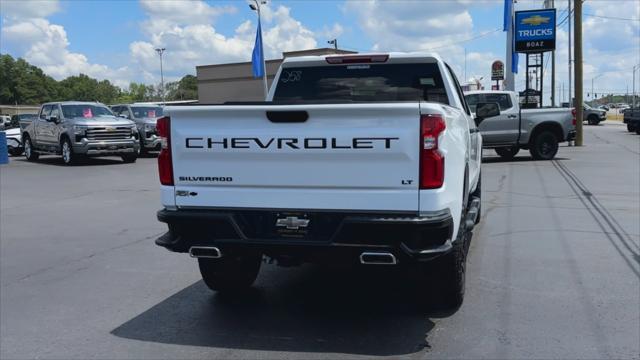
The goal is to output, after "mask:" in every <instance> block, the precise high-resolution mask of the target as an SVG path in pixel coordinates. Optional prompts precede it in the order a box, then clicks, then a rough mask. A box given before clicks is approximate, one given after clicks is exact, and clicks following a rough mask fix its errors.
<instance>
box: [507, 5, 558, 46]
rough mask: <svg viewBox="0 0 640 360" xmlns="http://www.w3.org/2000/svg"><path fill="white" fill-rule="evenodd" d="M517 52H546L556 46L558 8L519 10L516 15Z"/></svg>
mask: <svg viewBox="0 0 640 360" xmlns="http://www.w3.org/2000/svg"><path fill="white" fill-rule="evenodd" d="M515 25H516V28H515V48H516V51H517V52H537V53H540V52H545V51H551V50H555V48H556V10H555V9H545V10H528V11H518V12H516V16H515Z"/></svg>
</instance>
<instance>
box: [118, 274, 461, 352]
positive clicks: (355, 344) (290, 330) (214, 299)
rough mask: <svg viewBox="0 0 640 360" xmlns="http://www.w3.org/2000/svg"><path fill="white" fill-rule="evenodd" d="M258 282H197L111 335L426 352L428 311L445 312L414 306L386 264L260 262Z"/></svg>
mask: <svg viewBox="0 0 640 360" xmlns="http://www.w3.org/2000/svg"><path fill="white" fill-rule="evenodd" d="M264 270H267V271H264ZM295 271H298V272H299V273H294V272H295ZM265 273H266V274H265ZM258 280H259V281H258V283H257V285H256V288H255V289H252V291H250V292H249V293H248V294H246V295H245V296H243V297H242V298H237V297H234V298H228V297H225V296H222V295H220V294H215V293H213V292H211V291H210V290H209V289H208V288H207V287H206V285H204V283H203V282H202V281H199V282H196V283H194V284H192V285H191V286H189V287H187V288H185V289H184V290H182V291H180V292H178V293H176V294H174V295H172V296H171V297H169V298H167V299H166V300H164V301H162V302H161V303H159V304H157V305H155V306H153V307H152V308H150V309H149V310H147V311H145V312H144V313H142V314H140V315H138V316H136V317H135V318H133V319H131V320H130V321H128V322H126V323H125V324H123V325H121V326H119V327H118V328H116V329H115V330H113V331H112V332H111V333H112V334H113V335H116V336H118V337H122V338H127V339H135V340H141V341H151V342H159V343H166V344H179V345H190V346H203V347H215V348H226V349H243V350H261V351H283V352H317V353H342V354H353V355H369V356H374V355H380V356H393V355H406V354H413V353H416V352H420V351H423V350H425V349H428V348H429V347H430V345H429V344H428V339H427V335H428V333H429V332H430V331H431V330H432V329H433V327H434V323H433V322H432V321H431V320H429V316H432V317H443V316H448V315H450V313H449V314H435V313H434V314H428V313H426V312H425V311H424V310H420V309H421V308H423V307H424V306H421V304H418V303H417V301H415V300H414V299H416V296H415V295H412V292H413V293H415V291H413V290H412V289H411V288H410V287H409V286H408V284H407V281H406V277H403V276H402V274H401V273H400V272H394V273H389V271H388V269H386V271H380V270H378V269H365V270H359V271H355V272H353V269H351V270H342V271H339V270H335V269H326V268H318V267H310V266H305V267H303V268H293V269H282V268H274V267H273V266H265V267H263V273H262V274H261V275H260V278H259V279H258ZM271 356H274V357H279V356H278V355H271Z"/></svg>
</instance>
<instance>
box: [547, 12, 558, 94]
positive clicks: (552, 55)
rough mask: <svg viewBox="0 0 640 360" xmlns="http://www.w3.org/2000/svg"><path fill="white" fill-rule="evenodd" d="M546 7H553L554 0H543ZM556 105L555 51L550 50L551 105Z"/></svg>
mask: <svg viewBox="0 0 640 360" xmlns="http://www.w3.org/2000/svg"><path fill="white" fill-rule="evenodd" d="M545 5H546V8H548V9H553V8H555V7H556V6H555V0H549V1H545ZM554 106H556V51H555V50H553V51H552V52H551V107H554Z"/></svg>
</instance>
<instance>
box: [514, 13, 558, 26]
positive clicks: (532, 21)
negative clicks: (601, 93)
mask: <svg viewBox="0 0 640 360" xmlns="http://www.w3.org/2000/svg"><path fill="white" fill-rule="evenodd" d="M550 20H551V18H550V17H543V16H540V15H534V16H530V17H528V18H526V19H522V22H521V23H522V24H523V25H527V24H528V25H532V26H538V25H540V24H548V23H549V21H550Z"/></svg>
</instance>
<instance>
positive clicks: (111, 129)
mask: <svg viewBox="0 0 640 360" xmlns="http://www.w3.org/2000/svg"><path fill="white" fill-rule="evenodd" d="M105 130H107V131H116V128H113V127H106V128H105Z"/></svg>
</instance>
